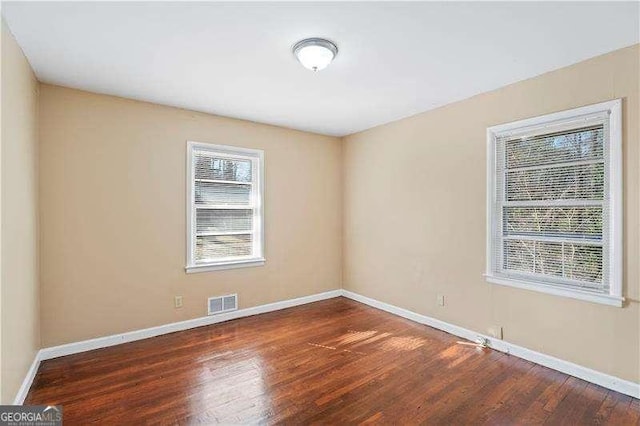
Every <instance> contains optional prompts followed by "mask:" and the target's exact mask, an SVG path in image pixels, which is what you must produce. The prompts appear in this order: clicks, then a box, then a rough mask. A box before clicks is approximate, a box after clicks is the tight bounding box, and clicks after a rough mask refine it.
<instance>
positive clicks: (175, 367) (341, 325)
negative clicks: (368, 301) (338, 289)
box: [26, 298, 640, 425]
mask: <svg viewBox="0 0 640 426" xmlns="http://www.w3.org/2000/svg"><path fill="white" fill-rule="evenodd" d="M26 403H28V404H60V405H63V406H64V423H65V424H67V425H75V424H87V423H95V424H108V425H114V424H136V425H140V424H185V425H187V424H215V423H222V424H429V425H434V424H474V425H475V424H545V423H546V424H635V423H637V422H638V420H639V419H640V404H639V403H638V400H635V399H633V398H630V397H627V396H624V395H621V394H618V393H616V392H613V391H609V390H606V389H603V388H600V387H598V386H595V385H592V384H588V383H587V382H584V381H582V380H579V379H576V378H574V377H569V376H567V375H565V374H562V373H559V372H557V371H554V370H550V369H547V368H545V367H541V366H539V365H536V364H533V363H531V362H529V361H525V360H522V359H519V358H516V357H513V356H510V355H507V354H503V353H500V352H496V351H493V350H490V349H479V348H476V347H475V346H473V345H471V344H469V342H465V341H460V339H459V338H457V337H455V336H452V335H449V334H447V333H444V332H441V331H439V330H435V329H433V328H430V327H426V326H424V325H421V324H417V323H414V322H411V321H409V320H407V319H404V318H400V317H396V316H394V315H391V314H389V313H386V312H383V311H379V310H376V309H373V308H371V307H369V306H366V305H363V304H360V303H357V302H354V301H352V300H349V299H345V298H336V299H331V300H326V301H322V302H317V303H312V304H308V305H304V306H299V307H295V308H291V309H286V310H283V311H278V312H272V313H267V314H262V315H257V316H253V317H248V318H243V319H238V320H234V321H229V322H226V323H221V324H216V325H212V326H207V327H200V328H196V329H192V330H187V331H182V332H177V333H172V334H168V335H163V336H158V337H154V338H151V339H146V340H141V341H137V342H132V343H127V344H123V345H118V346H112V347H109V348H103V349H98V350H94V351H90V352H84V353H81V354H75V355H70V356H66V357H61V358H57V359H52V360H47V361H44V362H42V364H41V366H40V368H39V370H38V373H37V375H36V378H35V380H34V383H33V386H32V388H31V390H30V391H29V395H28V396H27V400H26Z"/></svg>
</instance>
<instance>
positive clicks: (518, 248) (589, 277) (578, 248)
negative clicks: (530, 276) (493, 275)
mask: <svg viewBox="0 0 640 426" xmlns="http://www.w3.org/2000/svg"><path fill="white" fill-rule="evenodd" d="M503 254H504V264H503V265H504V269H505V270H510V271H514V272H526V273H534V274H539V275H542V276H546V277H556V278H566V279H569V280H572V281H581V283H580V285H577V287H588V288H592V289H602V282H603V279H602V267H603V263H602V262H603V260H602V246H594V245H586V244H574V243H566V242H558V243H556V242H547V241H530V240H506V241H505V242H504V253H503ZM567 285H575V284H574V283H568V284H567Z"/></svg>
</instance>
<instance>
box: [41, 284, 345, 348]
mask: <svg viewBox="0 0 640 426" xmlns="http://www.w3.org/2000/svg"><path fill="white" fill-rule="evenodd" d="M341 295H342V290H331V291H327V292H324V293H318V294H312V295H311V296H304V297H298V298H296V299H288V300H283V301H280V302H274V303H268V304H266V305H259V306H254V307H253V308H245V309H239V310H237V311H232V312H226V313H223V314H219V315H211V316H206V317H200V318H194V319H190V320H186V321H180V322H174V323H170V324H165V325H159V326H157V327H151V328H145V329H142V330H134V331H129V332H126V333H120V334H113V335H111V336H104V337H97V338H95V339H89V340H83V341H80V342H74V343H68V344H66V345H60V346H53V347H50V348H44V349H42V350H41V351H40V352H41V354H40V359H41V360H46V359H51V358H58V357H61V356H65V355H71V354H77V353H80V352H86V351H90V350H93V349H100V348H106V347H108V346H114V345H119V344H121V343H127V342H133V341H136V340H142V339H148V338H149V337H155V336H160V335H162V334H168V333H174V332H176V331H182V330H188V329H190V328H196V327H202V326H205V325H211V324H217V323H219V322H224V321H229V320H233V319H237V318H243V317H248V316H251V315H258V314H264V313H266V312H272V311H278V310H280V309H286V308H291V307H293V306H298V305H304V304H307V303H312V302H318V301H320V300H325V299H331V298H333V297H338V296H341Z"/></svg>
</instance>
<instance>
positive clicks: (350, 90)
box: [2, 2, 639, 136]
mask: <svg viewBox="0 0 640 426" xmlns="http://www.w3.org/2000/svg"><path fill="white" fill-rule="evenodd" d="M2 13H3V15H4V17H5V19H6V21H7V23H8V25H9V27H10V29H11V31H12V32H13V34H14V35H15V37H16V39H17V40H18V43H19V44H20V46H21V47H22V48H23V50H24V52H25V54H26V56H27V58H28V59H29V61H30V63H31V65H32V66H33V68H34V71H35V72H36V74H37V76H38V78H39V79H40V80H41V81H43V82H47V83H53V84H59V85H62V86H69V87H74V88H79V89H84V90H89V91H92V92H98V93H107V94H111V95H117V96H122V97H126V98H133V99H139V100H144V101H150V102H155V103H159V104H165V105H172V106H177V107H182V108H188V109H192V110H197V111H204V112H209V113H213V114H219V115H224V116H231V117H237V118H244V119H248V120H253V121H258V122H264V123H270V124H275V125H280V126H285V127H292V128H296V129H301V130H307V131H313V132H318V133H324V134H329V135H339V136H341V135H346V134H350V133H353V132H357V131H360V130H363V129H367V128H370V127H373V126H376V125H379V124H383V123H386V122H389V121H393V120H397V119H400V118H403V117H406V116H409V115H412V114H416V113H418V112H422V111H426V110H429V109H432V108H435V107H438V106H441V105H444V104H447V103H450V102H453V101H456V100H460V99H464V98H467V97H469V96H472V95H475V94H478V93H481V92H485V91H488V90H491V89H495V88H498V87H501V86H504V85H506V84H510V83H513V82H516V81H519V80H523V79H526V78H529V77H533V76H535V75H539V74H541V73H544V72H547V71H550V70H553V69H557V68H560V67H563V66H566V65H569V64H572V63H575V62H579V61H581V60H584V59H587V58H589V57H593V56H596V55H600V54H602V53H606V52H609V51H611V50H615V49H618V48H621V47H625V46H628V45H631V44H634V43H637V42H638V41H639V17H638V15H639V3H637V2H628V3H576V2H568V3H551V2H546V3H524V2H518V3H481V2H473V3H466V2H455V3H440V2H437V3H436V2H426V3H417V2H412V3H379V2H363V3H344V2H343V3H264V2H263V3H182V2H175V3H174V2H171V3H170V2H147V3H114V2H112V3H90V2H83V3H79V2H65V3H59V2H42V3H41V2H21V3H14V2H4V3H3V4H2ZM311 36H319V37H326V38H329V39H331V40H333V41H334V42H336V43H337V45H338V48H339V49H340V52H339V54H338V56H337V58H336V60H335V61H334V63H333V64H331V65H330V66H329V67H328V68H327V69H325V70H324V71H321V72H319V73H312V72H311V71H308V70H306V69H305V68H303V67H302V66H301V65H300V64H298V63H297V62H296V60H295V59H294V57H293V55H292V54H291V46H292V45H293V44H294V43H295V42H296V41H298V40H300V39H302V38H306V37H311Z"/></svg>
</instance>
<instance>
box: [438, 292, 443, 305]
mask: <svg viewBox="0 0 640 426" xmlns="http://www.w3.org/2000/svg"><path fill="white" fill-rule="evenodd" d="M438 306H444V294H439V295H438Z"/></svg>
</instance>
